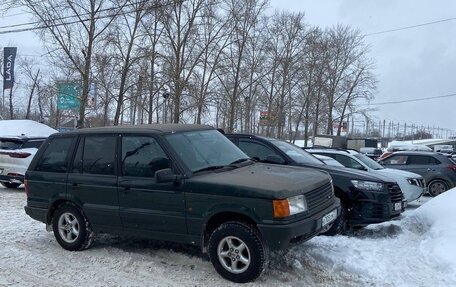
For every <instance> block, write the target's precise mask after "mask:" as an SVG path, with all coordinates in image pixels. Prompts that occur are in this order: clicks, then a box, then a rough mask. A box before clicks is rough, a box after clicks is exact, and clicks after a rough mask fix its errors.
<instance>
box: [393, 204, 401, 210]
mask: <svg viewBox="0 0 456 287" xmlns="http://www.w3.org/2000/svg"><path fill="white" fill-rule="evenodd" d="M401 209H402V203H401V202H398V203H395V204H394V206H393V210H394V211H398V210H401Z"/></svg>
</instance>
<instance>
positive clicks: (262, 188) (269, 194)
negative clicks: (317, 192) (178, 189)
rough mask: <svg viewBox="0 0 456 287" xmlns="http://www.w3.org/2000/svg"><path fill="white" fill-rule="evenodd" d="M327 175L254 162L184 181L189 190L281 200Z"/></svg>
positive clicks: (325, 180) (306, 189)
mask: <svg viewBox="0 0 456 287" xmlns="http://www.w3.org/2000/svg"><path fill="white" fill-rule="evenodd" d="M330 180H331V177H330V176H329V175H328V174H327V173H325V172H322V171H318V170H313V169H308V168H301V167H292V166H281V165H272V164H263V163H255V164H251V165H248V166H245V167H240V168H236V169H233V170H229V171H221V172H217V171H216V172H211V173H206V174H201V175H197V176H194V177H192V178H190V179H188V180H187V184H188V186H190V189H191V192H200V193H204V191H205V190H208V189H210V190H211V194H218V195H226V196H246V197H257V198H268V199H283V198H287V197H290V196H294V195H299V194H305V193H307V192H310V191H312V190H314V189H316V188H319V187H321V186H323V185H325V184H328V183H329V182H330Z"/></svg>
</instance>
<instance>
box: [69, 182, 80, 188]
mask: <svg viewBox="0 0 456 287" xmlns="http://www.w3.org/2000/svg"><path fill="white" fill-rule="evenodd" d="M71 186H72V187H79V183H76V182H73V183H72V184H71Z"/></svg>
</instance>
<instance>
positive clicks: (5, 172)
mask: <svg viewBox="0 0 456 287" xmlns="http://www.w3.org/2000/svg"><path fill="white" fill-rule="evenodd" d="M45 140H46V138H43V137H26V136H19V137H13V136H11V137H8V136H4V137H0V183H1V184H2V185H3V186H4V187H7V188H17V187H19V186H20V185H21V184H22V183H24V175H25V171H26V170H27V168H28V166H29V165H30V162H31V161H32V159H33V157H34V156H35V154H36V152H37V151H38V148H39V147H40V146H41V145H42V144H43V142H44V141H45Z"/></svg>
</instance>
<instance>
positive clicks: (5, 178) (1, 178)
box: [0, 174, 24, 184]
mask: <svg viewBox="0 0 456 287" xmlns="http://www.w3.org/2000/svg"><path fill="white" fill-rule="evenodd" d="M0 182H10V183H20V184H22V183H24V176H23V175H3V174H2V175H0Z"/></svg>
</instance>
